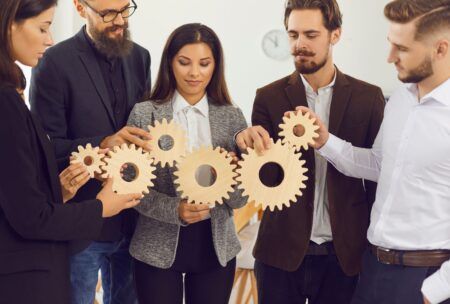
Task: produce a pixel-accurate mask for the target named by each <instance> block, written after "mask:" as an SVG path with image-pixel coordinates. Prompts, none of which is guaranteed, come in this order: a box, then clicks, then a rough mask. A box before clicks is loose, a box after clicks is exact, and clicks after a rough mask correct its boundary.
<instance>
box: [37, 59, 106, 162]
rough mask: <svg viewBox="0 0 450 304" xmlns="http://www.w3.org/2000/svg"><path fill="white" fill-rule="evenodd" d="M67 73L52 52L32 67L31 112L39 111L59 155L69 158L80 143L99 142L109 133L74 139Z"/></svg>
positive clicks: (97, 143) (98, 143)
mask: <svg viewBox="0 0 450 304" xmlns="http://www.w3.org/2000/svg"><path fill="white" fill-rule="evenodd" d="M64 81H65V79H64V77H63V76H62V75H59V73H58V69H57V66H56V64H55V62H53V61H52V59H51V57H49V55H47V56H44V57H43V58H42V59H41V60H40V62H39V65H38V66H37V67H35V68H34V69H33V70H32V75H31V85H30V106H31V112H32V113H34V114H36V115H37V116H38V117H39V118H40V120H41V122H42V124H43V126H44V130H45V131H46V132H47V133H48V135H49V136H50V138H51V141H52V144H53V147H54V148H55V153H56V158H58V159H60V158H68V157H69V155H70V153H71V152H72V151H76V150H77V148H78V146H79V145H82V146H85V145H86V144H88V143H91V144H92V146H94V147H95V146H99V145H100V143H101V141H102V140H103V139H104V138H105V137H106V136H107V135H109V134H104V135H102V136H96V137H86V138H76V139H72V138H70V136H69V132H68V121H67V118H66V117H67V113H68V112H69V111H70V108H69V105H68V99H69V98H68V96H67V88H66V87H65V84H64Z"/></svg>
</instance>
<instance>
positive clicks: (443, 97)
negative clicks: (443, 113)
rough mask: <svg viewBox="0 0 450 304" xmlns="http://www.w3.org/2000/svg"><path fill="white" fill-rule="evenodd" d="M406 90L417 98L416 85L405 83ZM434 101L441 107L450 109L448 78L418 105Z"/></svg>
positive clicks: (449, 82)
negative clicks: (444, 106)
mask: <svg viewBox="0 0 450 304" xmlns="http://www.w3.org/2000/svg"><path fill="white" fill-rule="evenodd" d="M406 88H407V89H408V91H409V92H410V93H411V94H413V95H414V96H415V97H416V98H418V95H419V90H418V88H417V84H416V83H407V84H406ZM429 100H435V101H437V102H439V103H441V104H443V105H446V106H449V107H450V78H449V79H447V80H446V81H444V82H443V83H442V84H440V85H439V86H438V87H436V88H434V90H433V91H431V92H430V93H428V94H427V95H425V96H424V97H422V99H421V100H420V103H423V102H426V101H429Z"/></svg>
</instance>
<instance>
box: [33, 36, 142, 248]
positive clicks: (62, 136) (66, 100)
mask: <svg viewBox="0 0 450 304" xmlns="http://www.w3.org/2000/svg"><path fill="white" fill-rule="evenodd" d="M83 31H84V29H81V30H80V32H79V33H78V34H76V35H75V36H74V37H72V38H70V39H68V40H66V41H63V42H61V43H59V44H57V45H55V46H54V47H52V48H50V49H49V50H48V51H47V52H46V54H45V55H44V57H43V58H42V59H41V60H40V62H39V65H38V66H37V67H36V68H34V69H33V74H32V79H31V87H30V104H31V111H32V112H33V113H35V114H37V116H39V117H40V119H41V120H42V123H43V126H44V129H45V131H46V132H47V133H48V135H49V136H50V139H51V142H52V144H53V147H54V149H55V152H56V157H57V158H58V162H59V166H60V169H62V168H63V167H66V166H67V164H68V159H69V156H70V154H71V152H73V151H76V150H77V147H78V145H82V146H85V145H86V144H88V143H91V144H92V146H98V145H99V144H100V142H101V141H102V140H103V138H105V137H106V136H108V135H111V134H113V133H115V132H117V131H118V130H120V129H121V128H122V127H123V125H117V123H116V122H115V118H114V113H113V109H112V106H111V102H110V97H109V95H108V91H107V88H106V85H105V82H104V80H103V76H102V73H101V70H100V66H99V64H98V62H97V61H96V57H95V54H94V50H93V49H92V47H91V46H90V45H89V42H88V41H87V39H86V36H85V34H84V32H83ZM122 63H123V70H124V78H125V82H126V83H125V85H126V90H127V96H128V98H127V116H128V114H129V113H130V111H131V109H132V108H133V106H134V105H135V104H136V102H138V101H139V100H140V99H141V98H142V97H143V95H144V94H145V92H146V91H148V90H149V89H150V82H151V79H150V54H149V52H148V51H147V50H145V49H144V48H142V47H140V46H139V45H137V44H134V47H133V50H132V52H131V54H130V55H128V56H127V57H125V58H123V59H122ZM99 190H100V182H98V181H96V180H94V179H92V180H91V181H89V182H88V183H87V184H86V185H85V186H84V187H83V188H81V189H80V191H79V192H78V194H77V196H76V197H75V200H84V199H92V198H95V197H96V195H97V193H98V192H99ZM124 212H125V214H128V215H130V213H132V212H134V211H133V210H127V211H124ZM120 216H123V214H121V215H118V216H115V217H113V218H111V219H108V220H106V221H105V224H104V228H103V231H102V234H101V236H100V238H99V239H98V240H101V241H109V240H111V239H109V238H110V235H112V234H113V235H117V233H116V232H117V230H119V234H120V230H121V228H120V227H118V226H119V225H121V223H122V220H121V218H119V217H120ZM129 221H130V217H128V222H129ZM128 224H129V223H128ZM128 228H129V227H128ZM130 229H131V228H129V229H128V230H130ZM122 230H123V229H122ZM128 232H129V231H128ZM129 233H130V234H131V232H129ZM88 244H89V241H85V242H83V243H78V244H74V248H73V251H74V252H76V251H80V250H82V249H84V248H85V247H87V246H88Z"/></svg>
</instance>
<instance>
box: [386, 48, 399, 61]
mask: <svg viewBox="0 0 450 304" xmlns="http://www.w3.org/2000/svg"><path fill="white" fill-rule="evenodd" d="M397 61H398V59H397V56H396V51H395V50H394V47H393V46H391V49H390V50H389V55H388V58H387V62H388V63H396V62H397Z"/></svg>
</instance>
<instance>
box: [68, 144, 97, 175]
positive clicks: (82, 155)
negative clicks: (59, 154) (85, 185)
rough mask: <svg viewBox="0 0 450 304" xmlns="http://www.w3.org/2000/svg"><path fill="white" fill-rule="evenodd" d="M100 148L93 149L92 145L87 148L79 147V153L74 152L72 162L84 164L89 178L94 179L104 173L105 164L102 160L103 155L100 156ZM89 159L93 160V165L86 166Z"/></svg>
mask: <svg viewBox="0 0 450 304" xmlns="http://www.w3.org/2000/svg"><path fill="white" fill-rule="evenodd" d="M98 151H99V148H98V147H95V148H93V147H92V145H91V144H87V145H86V147H83V146H81V145H80V146H78V152H72V154H71V155H72V156H73V157H74V159H73V160H72V162H77V163H82V164H84V165H85V167H86V169H87V171H88V172H89V176H90V177H91V178H93V177H94V176H95V173H97V174H100V173H101V172H102V170H101V166H102V165H103V164H104V162H103V160H102V157H103V156H102V155H101V154H98ZM87 157H89V158H90V159H91V164H90V165H86V164H85V162H84V160H85V159H86V158H87Z"/></svg>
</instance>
